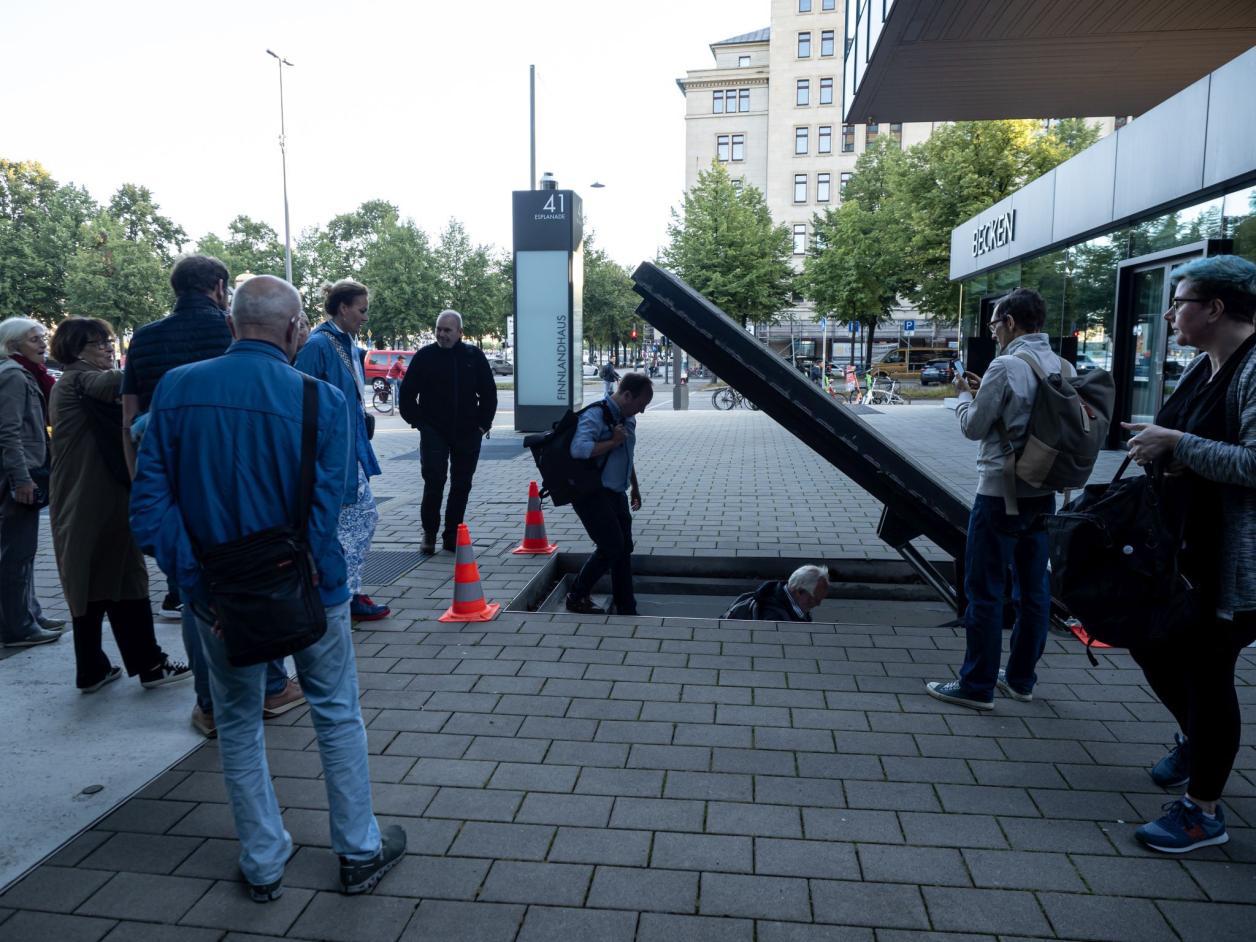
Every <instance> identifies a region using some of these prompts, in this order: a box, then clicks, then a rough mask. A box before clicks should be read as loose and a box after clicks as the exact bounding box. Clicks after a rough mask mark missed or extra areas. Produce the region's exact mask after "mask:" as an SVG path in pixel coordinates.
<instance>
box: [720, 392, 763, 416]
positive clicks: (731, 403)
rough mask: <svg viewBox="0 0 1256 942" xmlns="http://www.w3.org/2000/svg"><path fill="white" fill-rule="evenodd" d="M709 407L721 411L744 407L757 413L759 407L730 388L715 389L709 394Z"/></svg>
mask: <svg viewBox="0 0 1256 942" xmlns="http://www.w3.org/2000/svg"><path fill="white" fill-rule="evenodd" d="M711 405H713V406H715V408H717V409H720V410H722V411H727V410H729V409H736V408H737V407H738V406H746V407H747V408H748V409H753V410H754V411H755V412H758V411H759V407H758V406H756V405H755V404H754V403H753V402H751V401H750V400H749V399H747V398H746V397H745V396H743V395H742V394H741V393H739V392H738V391H737V390H735V389H733V387H732V386H725V387H724V388H723V389H717V390H715V392H713V393H711Z"/></svg>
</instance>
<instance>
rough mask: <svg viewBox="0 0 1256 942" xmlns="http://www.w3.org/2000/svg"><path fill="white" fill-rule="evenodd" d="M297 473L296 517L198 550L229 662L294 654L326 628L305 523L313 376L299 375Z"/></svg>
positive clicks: (310, 486)
mask: <svg viewBox="0 0 1256 942" xmlns="http://www.w3.org/2000/svg"><path fill="white" fill-rule="evenodd" d="M301 380H302V387H303V388H302V406H301V475H300V483H299V484H298V489H297V514H296V522H295V525H285V526H279V527H271V528H270V529H268V530H262V531H260V532H258V533H251V534H249V535H248V536H244V537H241V538H240V539H238V540H230V541H229V542H226V543H220V544H218V545H217V546H212V547H210V548H209V549H206V550H203V551H202V552H200V553H199V559H200V563H201V571H202V574H203V576H204V579H205V585H206V588H207V589H208V590H209V597H210V605H211V608H212V609H213V611H214V614H215V616H216V617H217V620H218V626H219V628H220V629H221V630H222V636H223V641H224V642H225V644H226V649H227V661H228V662H229V663H230V664H231V666H232V667H248V666H249V665H251V664H263V663H265V662H267V661H272V660H275V659H277V658H282V657H286V656H288V655H289V654H295V653H296V652H297V651H301V650H303V649H305V648H307V647H309V646H310V645H311V644H313V643H314V642H316V641H318V640H319V639H320V638H321V637H322V636H323V635H324V634H325V633H326V631H327V613H326V611H325V609H324V608H323V602H322V599H321V598H320V597H319V594H318V570H317V569H316V568H315V566H314V558H313V556H312V554H311V553H310V548H309V539H308V526H309V516H310V505H311V503H312V502H313V498H314V453H315V450H316V446H317V441H318V382H317V381H316V380H315V379H313V378H312V377H309V376H305V375H302V377H301Z"/></svg>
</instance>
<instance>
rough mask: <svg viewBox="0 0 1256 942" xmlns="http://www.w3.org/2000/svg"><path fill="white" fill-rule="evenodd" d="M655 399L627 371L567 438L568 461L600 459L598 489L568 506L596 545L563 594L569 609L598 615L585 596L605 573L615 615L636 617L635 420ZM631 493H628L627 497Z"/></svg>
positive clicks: (648, 386)
mask: <svg viewBox="0 0 1256 942" xmlns="http://www.w3.org/2000/svg"><path fill="white" fill-rule="evenodd" d="M653 398H654V384H653V383H652V382H650V377H648V376H646V375H645V374H644V373H629V374H627V375H626V376H625V377H624V378H623V379H621V380H620V381H619V389H618V391H617V392H615V393H614V394H608V395H607V396H606V398H605V399H603V400H602V402H601V405H602V408H589V409H585V410H584V411H583V412H581V414H580V423H579V424H578V425H577V426H576V432H575V435H573V436H572V439H571V457H573V458H576V459H578V460H587V459H603V463H602V486H601V487H600V488H598V489H597V490H596V491H593V492H592V493H590V494H585V495H583V496H581V497H577V498H576V499H575V500H573V501H572V502H571V506H572V509H573V510H575V512H576V516H578V517H579V518H580V522H581V523H582V524H584V529H585V531H586V532H587V533H588V534H589V539H591V540H592V541H593V543H594V545H595V547H596V549H595V550H594V551H593V555H592V556H590V557H589V559H588V561H587V562H586V563H585V564H584V568H582V569H581V570H580V572H579V574H578V575H577V576H576V580H575V582H573V583H572V584H571V591H570V592H568V594H567V611H569V612H575V613H576V614H578V615H601V614H604V613H603V610H602V609H600V608H598V607H597V606H596V605H594V604H593V600H592V599H591V598H590V597H589V593H590V592H591V591H592V590H593V586H594V585H595V584H596V583H597V581H598V579H600V578H602V576H603V574H604V573H605V572H606V571H607V570H608V569H609V570H610V573H611V593H612V596H613V598H614V602H615V614H616V615H635V614H637V599H636V596H635V595H634V594H633V591H632V511H636V510H640V509H641V488H640V487H638V485H637V472H636V468H635V467H634V464H633V456H634V452H635V449H636V444H637V416H638V415H639V414H640V413H642V412H644V411H645V410H646V407H647V406H649V405H650V400H651V399H653ZM629 492H631V493H629Z"/></svg>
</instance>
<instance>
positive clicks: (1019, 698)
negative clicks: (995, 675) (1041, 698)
mask: <svg viewBox="0 0 1256 942" xmlns="http://www.w3.org/2000/svg"><path fill="white" fill-rule="evenodd" d="M995 686H996V687H998V688H999V693H1001V694H1003V696H1005V697H1011V698H1012V699H1013V700H1015V701H1016V702H1017V703H1032V702H1033V699H1034V695H1033V691H1030V692H1029V693H1022V692H1021V691H1019V690H1017V689H1016V688H1015V687H1013V686H1012V685H1011V684H1009V683H1008V682H1007V671H1005V670H1003V669H1002V668H999V679H998V680H997V681H996V682H995Z"/></svg>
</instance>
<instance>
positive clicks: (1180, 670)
mask: <svg viewBox="0 0 1256 942" xmlns="http://www.w3.org/2000/svg"><path fill="white" fill-rule="evenodd" d="M1253 641H1256V613H1253V612H1243V613H1240V614H1238V615H1236V616H1235V618H1234V621H1233V622H1227V621H1222V620H1221V619H1214V620H1212V622H1211V624H1206V625H1203V626H1201V627H1200V630H1199V632H1198V633H1197V634H1195V635H1194V636H1193V637H1192V638H1191V640H1190V641H1185V642H1178V643H1167V644H1157V645H1152V646H1136V647H1133V648H1131V649H1130V654H1131V655H1132V656H1133V658H1134V660H1135V661H1136V662H1137V663H1138V666H1139V667H1141V668H1142V669H1143V675H1144V676H1145V677H1146V678H1147V683H1148V684H1150V685H1151V689H1152V690H1153V691H1155V694H1156V696H1157V697H1159V698H1160V702H1161V703H1163V704H1164V705H1165V706H1166V707H1167V708H1168V710H1169V712H1170V713H1172V714H1173V718H1174V719H1175V720H1177V723H1178V726H1179V727H1180V728H1181V730H1182V732H1183V733H1184V734H1185V735H1186V738H1187V740H1188V741H1189V742H1190V750H1189V756H1190V773H1191V781H1190V784H1189V785H1188V786H1187V791H1188V792H1189V793H1190V795H1191V797H1192V798H1198V799H1199V800H1200V801H1216V800H1217V799H1218V798H1220V797H1221V793H1222V791H1223V790H1224V789H1225V783H1226V779H1228V778H1229V777H1230V770H1231V769H1232V768H1233V767H1234V757H1235V756H1237V755H1238V752H1239V734H1240V726H1241V722H1242V719H1241V717H1240V714H1239V699H1238V695H1237V694H1236V693H1235V692H1234V668H1235V665H1236V664H1237V663H1238V659H1239V655H1240V654H1242V653H1243V649H1244V648H1245V647H1247V645H1249V644H1251V643H1252V642H1253Z"/></svg>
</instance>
